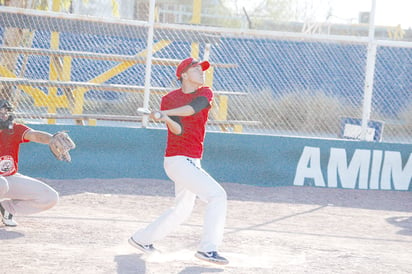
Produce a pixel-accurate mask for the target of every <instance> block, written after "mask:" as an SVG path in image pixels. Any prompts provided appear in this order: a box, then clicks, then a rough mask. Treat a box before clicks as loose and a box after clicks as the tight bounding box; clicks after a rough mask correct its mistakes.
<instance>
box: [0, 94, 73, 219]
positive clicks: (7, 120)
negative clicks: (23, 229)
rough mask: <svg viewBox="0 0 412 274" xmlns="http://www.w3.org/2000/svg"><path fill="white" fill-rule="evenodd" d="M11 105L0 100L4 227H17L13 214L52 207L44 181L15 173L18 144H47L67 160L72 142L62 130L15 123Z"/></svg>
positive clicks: (53, 201) (53, 196) (54, 199)
mask: <svg viewBox="0 0 412 274" xmlns="http://www.w3.org/2000/svg"><path fill="white" fill-rule="evenodd" d="M12 110H13V109H12V106H11V104H10V103H9V102H8V101H7V100H1V99H0V214H1V215H0V218H1V219H2V222H3V223H4V225H5V226H17V222H16V221H15V220H14V218H13V216H14V215H15V214H24V215H27V214H33V213H37V212H41V211H44V210H47V209H49V208H51V207H53V206H54V205H55V204H56V203H57V202H58V200H59V195H58V193H57V192H56V191H55V190H54V189H53V188H51V187H50V186H48V185H47V184H45V183H43V182H41V181H39V180H37V179H34V178H31V177H28V176H24V175H22V174H20V173H18V162H19V148H20V144H21V143H26V142H36V143H41V144H48V145H49V147H50V150H51V151H52V153H53V155H54V156H55V157H56V158H57V159H58V160H61V161H68V162H70V160H71V159H70V154H69V152H70V150H71V149H73V148H75V144H74V143H73V141H72V140H71V139H70V137H69V136H68V135H67V133H65V132H58V133H56V134H55V135H51V134H50V133H47V132H44V131H37V130H33V129H31V128H29V127H27V126H25V125H23V124H19V123H15V122H14V121H13V120H14V118H13V115H12Z"/></svg>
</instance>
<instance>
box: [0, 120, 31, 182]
mask: <svg viewBox="0 0 412 274" xmlns="http://www.w3.org/2000/svg"><path fill="white" fill-rule="evenodd" d="M28 130H30V128H29V127H27V126H25V125H22V124H14V128H13V129H12V130H5V129H3V130H1V131H0V175H2V176H10V175H13V174H15V173H16V172H17V171H18V169H19V168H18V164H19V149H20V144H21V143H27V142H29V140H26V139H24V134H25V133H26V132H27V131H28Z"/></svg>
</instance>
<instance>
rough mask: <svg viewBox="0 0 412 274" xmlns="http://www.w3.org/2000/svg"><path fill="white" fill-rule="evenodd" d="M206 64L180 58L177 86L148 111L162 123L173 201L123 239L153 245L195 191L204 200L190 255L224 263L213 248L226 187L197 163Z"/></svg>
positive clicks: (180, 218)
mask: <svg viewBox="0 0 412 274" xmlns="http://www.w3.org/2000/svg"><path fill="white" fill-rule="evenodd" d="M209 67H210V64H209V62H208V61H203V62H199V61H197V60H195V59H193V58H187V59H185V60H183V61H181V63H180V64H179V65H178V67H177V69H176V76H177V78H178V79H179V80H180V81H181V83H182V86H181V88H179V89H177V90H174V91H171V92H170V93H168V94H167V95H165V96H164V97H163V98H162V100H161V107H160V109H161V110H160V111H154V112H152V113H151V114H150V118H152V119H154V120H158V121H163V122H165V123H166V125H167V128H168V137H167V146H166V151H165V157H164V169H165V171H166V174H167V175H168V177H169V178H170V179H171V180H172V181H173V182H174V184H175V205H174V207H172V208H170V209H168V210H167V211H166V212H164V213H163V214H162V215H161V216H160V217H158V218H157V219H156V220H155V221H154V222H152V223H151V224H149V225H148V226H147V227H145V228H143V229H140V230H138V231H137V232H135V233H134V234H133V236H132V237H131V238H130V239H129V243H130V244H131V245H132V246H134V247H136V248H138V249H140V250H142V251H144V252H148V253H150V252H153V251H155V248H154V246H153V243H155V242H157V241H159V240H160V239H162V238H164V237H165V236H166V235H168V234H169V233H170V232H172V231H173V230H175V229H176V228H177V227H178V226H179V225H180V224H181V223H182V222H184V221H185V220H186V219H187V218H188V217H189V216H190V214H191V212H192V210H193V207H194V204H195V199H196V197H199V198H200V199H201V200H203V201H205V202H206V203H207V206H206V211H205V216H204V225H203V234H202V237H201V241H200V244H199V247H198V250H197V252H196V253H195V256H196V257H197V258H199V259H202V260H205V261H208V262H212V263H216V264H228V260H227V259H226V258H224V257H222V256H220V255H219V253H218V247H219V245H220V243H221V242H222V238H223V230H224V225H225V219H226V207H227V196H226V192H225V190H224V189H223V188H222V187H221V186H220V184H219V183H218V182H216V181H215V180H214V179H213V178H212V177H211V176H210V175H209V174H208V173H207V172H206V171H205V170H204V169H202V167H201V158H202V154H203V140H204V137H205V132H206V122H207V119H208V115H209V110H210V108H211V103H212V99H213V92H212V90H211V89H210V88H209V87H206V86H204V80H205V79H204V71H205V70H207V69H208V68H209Z"/></svg>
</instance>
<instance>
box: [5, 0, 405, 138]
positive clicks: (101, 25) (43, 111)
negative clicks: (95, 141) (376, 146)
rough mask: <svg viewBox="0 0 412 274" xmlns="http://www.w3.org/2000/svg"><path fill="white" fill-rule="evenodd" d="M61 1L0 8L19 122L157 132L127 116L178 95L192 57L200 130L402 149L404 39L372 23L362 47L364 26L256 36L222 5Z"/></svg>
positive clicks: (288, 28)
mask: <svg viewBox="0 0 412 274" xmlns="http://www.w3.org/2000/svg"><path fill="white" fill-rule="evenodd" d="M34 2H36V1H33V2H32V3H34ZM46 2H47V1H46ZM52 2H53V3H54V4H56V2H60V1H52ZM63 2H65V1H63ZM66 2H69V3H70V5H65V6H59V5H57V4H56V5H55V6H53V8H54V10H59V11H64V12H52V11H44V10H39V9H34V8H36V7H35V6H31V7H30V9H29V8H27V7H24V8H16V7H10V6H0V45H1V46H0V52H1V60H0V61H1V63H0V77H1V78H0V81H1V88H2V91H1V92H2V97H5V98H7V99H9V100H11V101H12V102H13V104H14V105H15V107H16V111H17V116H18V117H20V119H22V120H24V121H31V122H40V123H46V122H48V123H65V122H69V121H74V122H75V123H78V124H84V123H88V124H97V125H115V126H142V125H143V126H148V127H163V126H164V125H163V124H161V123H152V122H150V121H149V123H148V124H147V120H145V119H142V117H141V116H139V115H138V114H137V113H136V109H137V108H138V107H142V106H144V107H150V108H158V106H159V103H160V98H161V96H162V95H164V94H165V93H167V92H168V91H170V90H171V89H174V88H178V87H179V82H178V81H177V80H176V77H175V76H174V73H175V69H176V66H177V64H178V63H179V61H180V60H181V59H184V58H186V57H188V56H193V57H197V58H199V59H208V60H209V61H210V62H211V64H212V68H211V69H209V70H208V71H207V73H206V79H207V80H206V81H207V84H208V85H209V86H211V87H212V88H213V90H214V92H215V100H214V107H213V111H212V115H211V117H210V121H209V127H208V130H219V131H228V132H245V133H257V134H277V135H279V134H281V135H283V134H284V135H293V136H310V137H327V138H340V137H346V138H354V139H358V138H361V137H362V139H366V140H383V141H386V142H401V143H410V142H411V140H412V138H410V136H411V135H412V134H411V133H412V115H411V113H412V105H411V102H412V95H411V91H412V81H411V77H410V75H412V43H411V42H408V41H407V35H406V34H405V33H407V31H405V32H404V34H403V36H402V39H400V40H401V41H395V36H394V35H393V34H392V36H390V35H389V34H388V33H389V32H386V36H385V37H383V34H382V33H381V32H380V31H381V30H380V27H379V26H376V31H375V37H374V39H373V40H371V39H370V36H369V38H368V25H367V24H357V25H356V26H353V28H352V29H351V27H350V25H346V27H345V28H342V27H339V26H340V25H339V24H337V23H336V24H332V23H330V22H327V23H328V24H330V25H329V27H328V28H327V29H328V31H326V30H325V29H324V27H325V26H327V25H322V26H321V27H319V26H320V25H318V27H316V28H315V25H316V24H312V25H310V24H309V23H308V22H309V21H302V22H300V23H297V22H292V21H289V22H286V23H285V22H284V21H282V20H281V19H282V18H287V16H286V15H285V14H284V13H286V14H288V9H282V12H283V13H282V12H279V13H280V14H279V15H278V17H276V18H280V19H279V20H278V21H277V20H272V25H273V26H272V27H270V24H266V25H262V26H261V27H260V29H256V28H257V27H258V26H259V25H258V24H257V22H261V21H260V20H261V19H262V18H263V17H264V16H269V15H268V14H263V13H259V14H260V15H259V14H258V13H256V14H255V15H253V16H252V15H251V14H249V19H248V20H249V21H247V20H246V22H249V25H248V24H246V25H245V24H244V21H242V20H245V16H246V14H248V13H247V11H246V9H245V11H244V14H243V15H242V16H241V15H239V14H238V13H236V12H234V13H233V14H231V16H228V14H229V13H228V9H229V10H230V8H228V7H227V5H226V6H222V8H221V9H217V6H216V5H217V4H216V3H218V2H219V3H220V2H222V1H215V2H216V3H215V4H216V5H215V7H213V6H210V5H206V6H205V4H204V2H205V1H203V4H202V2H201V1H199V0H195V1H193V0H191V1H171V0H169V1H157V5H156V6H155V7H154V8H153V9H151V6H150V4H149V1H117V2H116V1H107V3H105V1H100V2H99V5H95V6H94V7H93V3H97V2H95V1H86V2H85V1H81V0H79V1H66ZM210 2H213V1H210ZM210 2H208V3H209V4H210ZM223 2H225V1H223ZM226 2H229V1H226ZM246 2H247V1H246ZM268 2H270V1H268ZM274 2H276V1H274ZM281 2H282V3H283V5H286V3H287V2H288V1H278V3H281ZM291 2H293V1H291ZM367 2H369V1H367ZM113 3H117V5H113ZM125 3H127V5H126V4H125ZM226 4H227V3H226ZM100 6H102V7H104V8H103V9H102V14H100V13H99V7H100ZM213 8H214V9H213ZM43 9H45V8H44V7H43ZM50 9H51V8H50ZM237 10H239V8H238V9H237ZM103 11H104V14H103ZM108 11H110V12H108ZM204 12H207V13H206V14H204ZM107 14H111V16H110V15H107ZM149 14H150V15H152V17H151V18H152V20H153V21H154V23H152V21H150V20H148V16H149ZM207 14H208V15H209V17H207V16H206V15H207ZM225 14H226V17H225ZM92 15H93V16H92ZM212 15H214V16H218V15H219V16H222V18H221V19H222V20H221V21H220V19H219V20H218V18H217V17H211V16H212ZM258 15H259V16H260V17H259V16H258ZM289 15H290V14H289ZM104 16H106V17H104ZM119 16H120V17H121V18H118V17H119ZM272 16H274V15H273V14H272ZM289 17H291V16H289ZM203 18H214V19H210V21H207V20H209V19H207V20H206V19H204V20H206V21H205V22H203ZM259 18H260V19H259ZM223 19H224V20H223ZM246 19H247V17H246ZM258 19H259V20H258ZM225 20H226V21H225ZM228 20H232V22H231V23H230V24H232V25H233V26H232V27H231V26H230V24H229V23H228V22H227V21H228ZM236 20H240V21H239V22H240V23H236V24H235V23H234V22H235V21H236ZM262 20H263V19H262ZM212 22H214V23H215V24H212ZM241 22H243V23H241ZM253 22H254V23H253ZM262 22H263V21H262ZM237 24H238V25H237ZM274 25H276V26H275V27H274ZM304 25H305V26H304ZM309 25H310V26H309ZM228 26H229V27H228ZM279 26H281V28H280V27H279ZM278 27H279V28H278ZM299 29H300V30H299ZM338 29H339V30H343V29H345V31H341V32H339V31H337V30H338ZM280 30H281V31H280ZM309 30H311V31H309ZM314 30H316V31H314ZM332 30H333V31H332ZM335 30H336V31H335ZM359 30H362V32H358V33H357V34H356V35H353V34H354V33H355V32H357V31H359ZM151 31H153V39H150V38H151V36H152V35H151ZM348 33H349V34H350V35H348ZM405 37H406V38H405ZM381 38H384V39H381ZM398 38H399V37H398ZM398 38H396V39H398ZM398 40H399V39H398ZM375 51H376V54H374V53H375ZM371 65H372V70H371V69H370V67H371ZM368 67H369V70H368V69H367V68H368ZM371 71H372V74H371ZM365 79H366V80H365ZM368 79H369V80H370V82H368ZM365 81H366V82H365ZM370 83H371V84H372V86H371V87H368V84H370ZM368 90H369V92H368ZM368 96H370V103H369V104H368V100H367V99H368ZM362 119H363V121H365V119H366V120H367V121H366V122H367V123H366V125H367V128H366V131H362V130H364V129H365V122H362ZM376 125H377V126H376ZM362 133H363V134H365V135H364V136H360V135H359V134H362Z"/></svg>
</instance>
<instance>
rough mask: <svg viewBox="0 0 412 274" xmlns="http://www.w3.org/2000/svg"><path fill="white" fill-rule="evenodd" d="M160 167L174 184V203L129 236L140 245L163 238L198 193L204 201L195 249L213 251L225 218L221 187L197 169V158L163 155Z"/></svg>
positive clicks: (180, 220) (183, 217)
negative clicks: (202, 221)
mask: <svg viewBox="0 0 412 274" xmlns="http://www.w3.org/2000/svg"><path fill="white" fill-rule="evenodd" d="M164 168H165V171H166V174H167V175H168V176H169V178H170V179H171V180H172V181H173V182H174V183H175V205H174V207H172V208H170V209H168V210H167V211H166V212H164V213H163V214H162V215H161V216H160V217H158V218H157V219H156V220H155V221H154V222H152V223H151V224H149V225H148V226H147V227H146V228H144V229H141V230H138V231H137V232H136V233H135V234H134V235H133V239H134V240H136V241H137V242H139V243H141V244H153V243H154V242H156V241H158V240H160V239H162V238H164V237H166V236H167V235H168V234H169V233H170V232H172V231H173V230H175V229H176V228H177V227H178V226H179V225H180V224H181V223H183V222H184V221H185V220H186V219H188V217H189V216H190V214H191V213H192V210H193V207H194V205H195V199H196V196H198V197H199V198H200V199H201V200H203V201H204V202H206V203H207V205H206V209H205V215H204V224H203V234H202V238H201V241H200V245H199V247H198V251H203V252H208V251H217V250H218V246H219V244H220V243H221V242H222V239H223V231H224V226H225V221H226V207H227V196H226V192H225V190H224V189H223V188H222V186H221V185H220V184H219V183H218V182H216V181H215V180H214V179H213V178H212V177H211V176H210V175H209V174H208V173H207V172H206V171H205V170H203V169H202V168H201V165H200V159H193V158H189V157H186V156H173V157H165V159H164Z"/></svg>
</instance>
